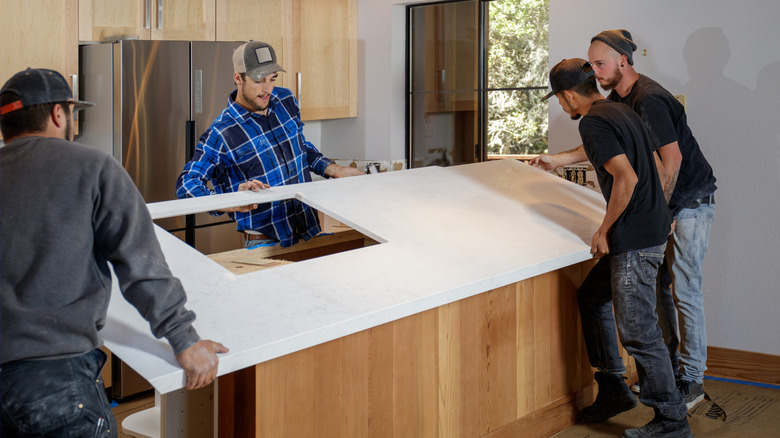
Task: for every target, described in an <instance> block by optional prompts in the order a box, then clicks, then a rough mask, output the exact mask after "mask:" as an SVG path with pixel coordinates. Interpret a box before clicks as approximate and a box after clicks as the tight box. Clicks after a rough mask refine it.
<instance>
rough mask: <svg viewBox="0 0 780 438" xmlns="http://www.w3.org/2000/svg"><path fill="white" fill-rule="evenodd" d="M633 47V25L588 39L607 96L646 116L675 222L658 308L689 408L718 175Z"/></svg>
mask: <svg viewBox="0 0 780 438" xmlns="http://www.w3.org/2000/svg"><path fill="white" fill-rule="evenodd" d="M636 48H637V46H636V44H634V41H633V39H632V37H631V32H629V31H627V30H625V29H615V30H605V31H603V32H601V33H599V34H598V35H596V36H594V37H593V38H592V39H591V45H590V47H589V48H588V58H589V59H590V62H591V64H592V66H593V70H594V72H595V73H596V79H597V80H598V82H599V83H600V84H601V87H602V88H604V89H605V90H611V92H610V93H609V96H607V98H608V99H609V100H613V101H615V102H622V103H625V104H627V105H628V106H630V107H631V108H632V109H633V110H634V111H635V112H636V113H637V114H639V116H640V117H641V118H642V120H643V121H644V122H645V125H646V126H647V127H648V130H649V131H650V135H651V137H652V139H653V143H654V144H653V149H654V150H656V151H657V154H658V156H659V157H660V163H661V164H660V165H659V166H658V169H659V171H660V172H661V174H662V179H663V181H664V194H665V196H666V201H667V202H668V203H669V209H670V210H671V211H672V215H673V216H674V219H675V223H676V226H675V228H674V233H672V235H671V236H670V237H669V242H668V244H667V247H666V260H665V262H664V263H663V264H662V265H661V268H660V269H659V273H660V275H659V278H658V286H659V288H658V303H657V306H656V312H657V313H658V322H659V325H660V327H661V331H662V332H663V334H664V340H665V341H666V344H667V348H668V349H669V355H670V357H671V360H672V366H673V367H674V372H675V374H676V375H677V388H678V389H679V391H680V393H681V394H682V396H683V398H684V399H685V403H686V405H687V407H688V409H690V408H692V407H693V406H694V405H696V403H698V402H700V401H702V400H703V399H704V387H703V383H704V371H705V370H706V369H707V328H706V324H705V318H704V294H703V293H702V281H703V275H702V264H703V263H704V255H705V254H706V252H707V246H708V244H709V236H710V229H711V227H712V221H713V218H714V215H715V205H714V204H715V196H714V193H715V190H716V189H717V187H716V185H715V181H716V180H715V176H714V175H713V173H712V167H710V164H709V163H708V162H707V159H706V158H705V157H704V154H703V153H702V151H701V149H700V148H699V144H698V142H697V141H696V138H695V137H694V136H693V133H692V132H691V129H690V128H689V127H688V119H687V116H686V114H685V108H684V107H683V105H682V104H681V103H680V102H678V101H677V99H676V98H675V97H674V96H673V95H672V93H670V92H669V91H667V90H666V89H664V88H663V87H662V86H661V85H659V84H658V83H657V82H655V81H654V80H652V79H650V78H648V77H647V76H645V75H640V74H639V73H637V72H636V70H634V66H633V65H634V60H633V52H634V50H636ZM672 283H674V288H673V290H674V296H672V288H671V284H672ZM678 331H679V333H680V335H679V337H678V336H677V332H678ZM678 345H679V352H678V351H677V350H678V348H677V347H678Z"/></svg>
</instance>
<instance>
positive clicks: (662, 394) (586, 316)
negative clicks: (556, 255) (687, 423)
mask: <svg viewBox="0 0 780 438" xmlns="http://www.w3.org/2000/svg"><path fill="white" fill-rule="evenodd" d="M664 248H665V245H659V246H654V247H650V248H645V249H642V250H636V251H628V252H624V253H618V254H611V255H609V256H608V257H605V258H603V259H601V260H599V262H598V263H597V264H596V266H594V268H593V269H592V270H591V271H590V273H589V274H588V276H587V278H586V279H585V281H584V282H583V283H582V285H581V286H580V289H579V290H578V291H577V299H578V301H579V305H580V316H581V319H582V331H583V335H584V337H585V344H586V347H587V350H588V358H589V360H590V363H591V365H592V366H594V367H596V368H598V369H599V370H600V371H603V372H612V373H623V372H625V367H624V365H623V362H622V360H621V359H620V353H619V350H618V344H617V342H616V340H615V328H617V333H618V334H619V337H620V341H621V343H622V344H623V347H624V348H625V349H626V351H627V352H628V353H629V354H630V355H631V356H633V357H634V360H635V361H636V365H637V370H638V373H639V384H640V393H639V400H640V401H641V402H642V403H643V404H645V405H647V406H649V407H652V408H653V410H654V411H655V412H656V413H657V414H660V415H662V416H664V417H666V418H669V419H673V420H680V419H682V418H683V417H684V416H685V415H686V413H687V409H686V407H685V403H684V402H683V399H682V396H681V395H680V393H679V391H678V390H677V386H676V384H675V378H674V373H673V372H672V363H671V361H670V359H669V352H668V350H667V348H666V345H665V344H664V341H663V337H662V335H661V329H660V328H659V327H658V318H657V316H656V313H655V307H656V302H655V301H656V300H655V297H656V279H657V276H658V267H659V266H660V264H661V262H662V261H663V259H664ZM613 304H614V314H613V312H612V308H613Z"/></svg>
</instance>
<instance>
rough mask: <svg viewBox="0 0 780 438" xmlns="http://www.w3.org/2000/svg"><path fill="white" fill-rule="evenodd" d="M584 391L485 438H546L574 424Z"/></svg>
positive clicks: (557, 401)
mask: <svg viewBox="0 0 780 438" xmlns="http://www.w3.org/2000/svg"><path fill="white" fill-rule="evenodd" d="M581 399H582V391H578V392H576V393H574V394H570V395H568V396H566V397H563V398H561V399H559V400H556V401H555V402H553V403H550V404H549V405H547V406H545V407H543V408H541V409H537V410H535V411H533V412H531V413H529V414H527V415H525V416H523V417H522V418H519V419H517V420H515V421H514V422H512V423H510V424H507V425H506V426H503V427H501V428H499V429H497V430H494V431H492V432H490V433H488V434H487V435H485V436H484V437H483V438H514V437H520V436H521V437H523V438H546V437H549V436H552V435H555V434H556V433H558V432H560V431H562V430H564V429H567V428H569V427H571V426H574V425H575V424H576V423H577V415H578V413H579V410H578V409H577V404H578V403H579V402H580V401H581Z"/></svg>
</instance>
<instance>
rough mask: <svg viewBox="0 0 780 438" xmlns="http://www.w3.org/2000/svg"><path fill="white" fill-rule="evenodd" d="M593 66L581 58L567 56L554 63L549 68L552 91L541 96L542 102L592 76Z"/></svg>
mask: <svg viewBox="0 0 780 438" xmlns="http://www.w3.org/2000/svg"><path fill="white" fill-rule="evenodd" d="M594 74H595V73H594V72H593V67H591V66H590V63H589V62H588V61H586V60H584V59H582V58H569V59H564V60H563V61H561V62H559V63H557V64H555V67H553V68H552V70H550V87H552V91H550V92H549V93H547V95H546V96H544V97H543V98H542V102H544V101H545V100H547V99H549V98H550V97H552V96H553V95H555V94H557V93H560V92H561V91H563V90H569V89H571V88H574V87H576V86H577V85H579V84H581V83H583V82H585V81H586V80H588V79H589V78H592V77H593V76H594Z"/></svg>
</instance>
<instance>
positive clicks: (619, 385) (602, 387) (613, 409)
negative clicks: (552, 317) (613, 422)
mask: <svg viewBox="0 0 780 438" xmlns="http://www.w3.org/2000/svg"><path fill="white" fill-rule="evenodd" d="M595 377H596V382H597V383H598V384H599V394H598V395H597V396H596V401H595V402H593V404H592V405H590V406H588V407H587V408H585V409H583V410H582V419H583V421H587V422H588V423H601V422H602V421H607V419H609V418H612V417H614V416H615V415H617V414H619V413H621V412H624V411H627V410H629V409H633V408H634V407H636V405H637V401H636V396H634V394H633V393H632V392H631V389H629V387H628V385H626V382H625V381H623V376H621V375H619V374H608V373H602V372H600V371H599V372H596V375H595Z"/></svg>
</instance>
